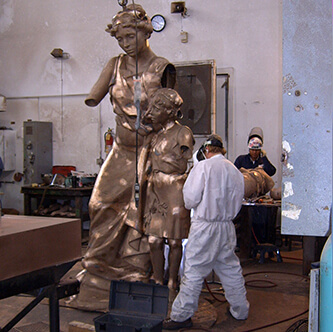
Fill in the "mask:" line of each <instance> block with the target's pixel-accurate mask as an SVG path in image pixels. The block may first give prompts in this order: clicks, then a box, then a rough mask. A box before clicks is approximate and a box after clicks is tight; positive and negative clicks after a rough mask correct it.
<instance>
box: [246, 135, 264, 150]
mask: <svg viewBox="0 0 333 332" xmlns="http://www.w3.org/2000/svg"><path fill="white" fill-rule="evenodd" d="M248 148H249V150H261V148H262V140H261V139H260V138H259V137H253V138H251V139H250V140H249V144H248Z"/></svg>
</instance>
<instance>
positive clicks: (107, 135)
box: [104, 128, 113, 155]
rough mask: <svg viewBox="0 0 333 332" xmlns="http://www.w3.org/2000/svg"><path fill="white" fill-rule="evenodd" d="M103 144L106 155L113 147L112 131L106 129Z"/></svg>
mask: <svg viewBox="0 0 333 332" xmlns="http://www.w3.org/2000/svg"><path fill="white" fill-rule="evenodd" d="M104 142H105V153H106V155H108V154H109V153H110V151H111V149H112V145H113V131H112V129H110V128H108V130H107V132H106V133H105V134H104Z"/></svg>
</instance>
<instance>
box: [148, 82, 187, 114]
mask: <svg viewBox="0 0 333 332" xmlns="http://www.w3.org/2000/svg"><path fill="white" fill-rule="evenodd" d="M151 104H152V105H153V106H154V107H155V108H157V109H159V110H161V111H162V110H164V111H166V112H167V113H168V116H169V118H173V119H176V118H177V117H178V116H179V114H181V113H180V107H181V106H182V105H183V99H182V97H181V96H180V95H179V93H178V92H177V91H176V90H174V89H170V88H161V89H158V90H157V91H156V92H155V94H154V95H153V98H152V100H151Z"/></svg>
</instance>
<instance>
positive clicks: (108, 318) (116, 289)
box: [94, 280, 169, 332]
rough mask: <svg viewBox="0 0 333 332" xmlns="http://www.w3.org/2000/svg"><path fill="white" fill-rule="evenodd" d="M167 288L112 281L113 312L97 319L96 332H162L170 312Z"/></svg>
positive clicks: (110, 307) (111, 306)
mask: <svg viewBox="0 0 333 332" xmlns="http://www.w3.org/2000/svg"><path fill="white" fill-rule="evenodd" d="M168 294H169V290H168V287H167V286H161V285H155V284H145V283H142V282H128V281H123V280H121V281H111V288H110V301H109V312H108V313H106V314H103V315H101V316H99V317H96V318H95V319H94V322H95V329H96V332H102V331H106V332H110V331H112V332H137V331H141V332H160V331H162V322H163V319H164V318H165V317H166V315H167V311H168Z"/></svg>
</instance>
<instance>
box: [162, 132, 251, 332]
mask: <svg viewBox="0 0 333 332" xmlns="http://www.w3.org/2000/svg"><path fill="white" fill-rule="evenodd" d="M225 153H226V150H225V149H224V147H223V143H222V139H221V137H220V136H218V135H211V136H210V137H209V138H208V140H207V141H206V142H205V143H204V147H203V154H204V156H205V160H202V161H200V162H198V163H197V164H196V165H195V166H194V167H193V169H192V170H191V172H190V174H189V176H188V178H187V180H186V182H185V184H184V187H183V195H184V202H185V207H186V208H187V209H193V216H192V218H191V227H190V233H189V237H188V243H187V246H186V252H185V271H184V276H183V278H182V280H181V285H180V290H179V293H178V295H177V297H176V299H175V301H174V302H173V305H172V310H171V314H170V318H168V319H166V320H164V322H163V329H165V330H177V329H180V328H183V327H191V326H192V320H191V317H192V316H193V315H194V313H195V311H196V310H197V308H198V302H199V296H200V293H201V289H202V283H203V281H204V279H205V277H207V276H208V275H209V273H211V271H212V270H214V271H215V273H216V274H217V275H218V277H219V279H220V281H221V283H222V286H223V288H224V291H225V298H226V299H227V301H228V303H229V305H230V308H229V311H230V313H231V315H232V316H233V317H234V318H235V319H237V320H244V319H247V317H248V313H249V307H250V305H249V302H248V301H247V298H246V289H245V286H244V278H243V275H242V268H241V265H240V262H239V259H238V257H237V256H236V254H235V246H236V231H235V226H234V224H233V221H232V220H233V219H234V218H235V217H236V215H237V214H238V212H239V210H240V208H241V206H242V199H243V195H244V177H243V175H242V173H241V172H240V171H239V170H238V169H237V168H236V167H235V166H234V165H233V164H232V163H231V162H230V161H229V160H227V159H226V158H225V157H224V154H225Z"/></svg>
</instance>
